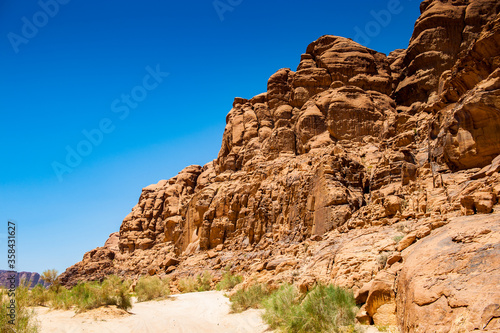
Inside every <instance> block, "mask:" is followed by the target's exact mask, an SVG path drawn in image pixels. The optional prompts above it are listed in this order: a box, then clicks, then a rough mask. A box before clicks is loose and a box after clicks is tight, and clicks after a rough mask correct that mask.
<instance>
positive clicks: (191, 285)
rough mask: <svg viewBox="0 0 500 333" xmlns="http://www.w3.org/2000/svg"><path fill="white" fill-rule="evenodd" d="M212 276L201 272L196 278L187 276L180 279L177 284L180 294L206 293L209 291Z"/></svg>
mask: <svg viewBox="0 0 500 333" xmlns="http://www.w3.org/2000/svg"><path fill="white" fill-rule="evenodd" d="M211 283H212V274H210V273H209V272H203V274H199V275H197V276H196V277H191V276H188V277H186V278H184V279H180V280H179V283H178V284H177V286H178V288H179V291H180V292H181V293H192V292H195V291H208V290H210V289H211Z"/></svg>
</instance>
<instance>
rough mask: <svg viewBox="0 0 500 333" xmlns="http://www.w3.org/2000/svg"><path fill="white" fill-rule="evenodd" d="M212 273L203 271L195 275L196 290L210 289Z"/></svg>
mask: <svg viewBox="0 0 500 333" xmlns="http://www.w3.org/2000/svg"><path fill="white" fill-rule="evenodd" d="M212 279H213V278H212V274H210V272H203V274H200V275H198V276H197V277H196V291H208V290H210V289H211V283H212Z"/></svg>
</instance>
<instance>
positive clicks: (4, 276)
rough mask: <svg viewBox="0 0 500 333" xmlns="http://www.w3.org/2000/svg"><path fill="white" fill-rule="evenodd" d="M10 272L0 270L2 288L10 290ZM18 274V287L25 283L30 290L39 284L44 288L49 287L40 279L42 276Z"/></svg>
mask: <svg viewBox="0 0 500 333" xmlns="http://www.w3.org/2000/svg"><path fill="white" fill-rule="evenodd" d="M11 274H12V273H11V272H10V271H4V270H0V286H2V287H5V288H9V287H10V281H9V280H8V279H9V277H10V276H11ZM15 274H16V287H17V286H19V284H20V283H21V282H22V281H24V283H26V285H27V286H28V287H29V288H33V287H34V286H36V285H37V284H41V285H43V286H45V287H46V286H48V284H47V283H46V282H45V281H43V280H42V279H41V278H40V274H38V273H32V272H17V273H15Z"/></svg>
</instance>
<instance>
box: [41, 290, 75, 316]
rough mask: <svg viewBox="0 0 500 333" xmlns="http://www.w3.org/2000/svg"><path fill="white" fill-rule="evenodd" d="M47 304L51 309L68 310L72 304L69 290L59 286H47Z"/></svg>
mask: <svg viewBox="0 0 500 333" xmlns="http://www.w3.org/2000/svg"><path fill="white" fill-rule="evenodd" d="M47 293H48V299H49V306H50V307H51V308H53V309H61V310H68V309H70V308H71V307H72V306H73V299H72V296H71V291H69V290H68V289H66V288H65V287H62V286H60V287H59V288H57V289H55V288H54V289H52V288H49V289H48V290H47Z"/></svg>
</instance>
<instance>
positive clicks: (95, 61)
mask: <svg viewBox="0 0 500 333" xmlns="http://www.w3.org/2000/svg"><path fill="white" fill-rule="evenodd" d="M54 1H55V0H42V3H48V4H50V3H52V5H46V6H42V7H45V12H42V10H44V9H42V7H41V4H40V3H39V2H38V1H34V0H23V1H19V0H0V110H1V114H2V119H1V121H0V139H1V143H0V147H1V156H2V159H1V164H0V269H7V263H6V255H7V254H6V252H7V250H6V248H7V247H6V232H7V220H8V219H12V220H14V221H15V222H16V223H17V225H18V230H17V236H18V238H17V245H18V249H17V251H18V258H17V260H18V266H17V269H18V270H27V271H38V272H41V271H43V270H45V269H48V268H56V269H57V270H59V272H62V271H64V270H65V269H66V268H67V267H69V266H70V265H72V264H74V263H75V262H77V261H80V260H81V258H82V256H83V254H84V253H85V252H86V251H89V250H91V249H93V248H95V247H97V246H102V245H103V243H104V241H105V240H106V239H107V237H108V235H109V234H110V233H112V232H114V231H118V230H119V227H120V224H121V221H122V219H123V218H124V217H125V216H126V215H127V214H128V213H129V211H130V210H131V208H132V207H133V206H134V205H135V204H136V203H137V200H138V198H139V195H140V193H141V189H142V188H143V187H145V186H147V185H149V184H152V183H157V182H158V181H159V180H161V179H168V178H170V177H172V176H174V175H176V174H177V172H178V171H180V170H181V169H182V168H184V167H185V166H187V165H190V164H200V165H203V164H205V163H207V162H209V161H211V160H212V159H214V158H216V156H217V153H218V151H219V148H220V144H221V138H222V133H223V129H224V126H225V116H226V114H227V112H228V111H229V110H230V109H231V104H232V101H233V98H234V97H236V96H240V97H244V98H251V97H252V96H254V95H256V94H259V93H261V92H264V91H265V90H266V85H267V79H268V78H269V76H270V75H272V74H273V73H274V72H275V71H277V70H278V69H280V68H283V67H290V68H292V69H293V70H295V69H296V66H297V65H298V63H299V60H300V54H301V53H304V52H305V49H306V47H307V45H308V44H309V43H310V42H312V41H314V40H315V39H317V38H318V37H320V36H322V35H325V34H333V35H339V36H344V37H350V38H355V37H356V39H357V40H359V41H360V42H362V43H364V44H367V46H368V47H370V48H373V49H376V50H378V51H380V52H384V53H389V52H390V51H392V50H394V49H396V48H405V47H407V45H408V41H409V39H410V36H411V32H412V30H413V25H414V22H415V20H416V18H417V17H418V15H419V11H418V6H419V2H418V1H416V0H413V1H412V0H401V1H397V0H388V1H386V0H384V1H361V0H351V1H341V2H339V1H331V0H323V1H318V0H308V1H293V0H277V1H261V0H243V1H241V0H220V1H219V2H217V4H218V6H219V7H218V8H219V12H218V11H217V10H216V9H215V7H214V2H213V0H202V1H201V0H200V1H168V0H165V1H158V0H141V1H137V0H136V1H131V0H108V1H96V0H85V1H83V0H58V1H59V2H58V7H59V8H55V7H54V5H53V3H54ZM398 2H399V4H398ZM231 3H232V5H230V4H231ZM224 6H226V7H224ZM228 6H229V7H228ZM387 9H390V10H392V13H391V12H390V11H387ZM381 10H386V12H382V14H383V13H385V14H387V13H390V17H389V16H387V15H385V16H384V15H382V14H381V15H379V17H378V19H379V23H377V21H376V18H375V16H377V15H375V16H374V14H373V13H381V12H380V11H381ZM47 13H48V14H47ZM49 14H50V15H49ZM221 18H222V19H221ZM358 31H363V33H364V34H365V35H366V36H364V37H360V36H361V35H358ZM367 33H368V34H367ZM356 35H358V36H356ZM16 51H17V52H16ZM148 66H149V71H148V70H147V69H146V68H147V67H148ZM157 66H159V71H160V72H162V74H161V75H160V76H159V75H158V74H156V79H157V80H155V79H154V76H146V75H148V73H149V72H151V71H153V72H154V71H156V70H157ZM167 72H168V74H169V75H168V76H166V74H164V73H167ZM144 79H146V81H145V82H144ZM160 81H161V82H160ZM145 87H147V88H148V89H149V90H146V89H145ZM131 94H132V96H135V97H132V99H130V98H129V100H128V102H127V100H126V98H127V95H129V96H130V95H131ZM145 94H147V95H145ZM122 98H124V99H122ZM133 98H135V99H136V100H135V101H134V99H133ZM127 103H128V104H127ZM100 126H101V127H102V128H101V129H99V128H100ZM94 129H99V131H101V133H102V137H100V135H98V134H96V131H93V130H94ZM103 130H104V131H105V132H103ZM83 131H88V132H89V133H93V134H94V142H95V144H91V146H90V147H89V146H88V144H86V143H85V142H84V141H85V140H86V137H85V134H83ZM67 149H70V150H75V151H76V150H77V149H80V152H82V154H85V155H87V156H83V157H82V158H81V160H77V159H75V157H74V156H73V159H70V160H69V162H70V163H71V166H70V165H69V164H68V163H67V161H66V158H67V154H68V150H67ZM54 165H56V169H57V170H58V172H59V176H60V177H58V176H57V174H56V172H55V171H54ZM63 165H65V168H64V167H63V168H61V166H63ZM69 170H71V173H69V172H67V171H69Z"/></svg>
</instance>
